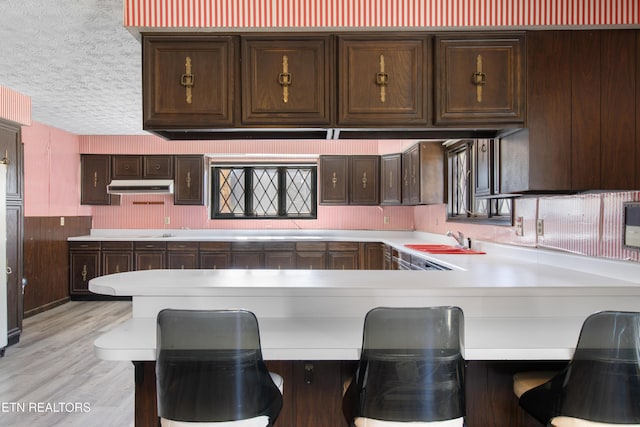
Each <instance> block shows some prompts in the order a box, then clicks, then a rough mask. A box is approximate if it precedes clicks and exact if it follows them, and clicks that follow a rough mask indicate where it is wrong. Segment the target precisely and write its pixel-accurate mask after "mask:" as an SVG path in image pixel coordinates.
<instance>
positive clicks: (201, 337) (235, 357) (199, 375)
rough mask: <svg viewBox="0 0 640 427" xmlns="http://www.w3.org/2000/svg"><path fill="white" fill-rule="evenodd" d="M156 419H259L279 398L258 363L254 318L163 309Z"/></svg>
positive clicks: (275, 410) (272, 414)
mask: <svg viewBox="0 0 640 427" xmlns="http://www.w3.org/2000/svg"><path fill="white" fill-rule="evenodd" d="M156 348H157V350H156V381H157V394H158V415H159V416H160V417H161V418H165V419H170V420H175V421H187V422H207V421H208V422H217V421H236V420H243V419H249V418H254V417H257V416H260V415H266V416H268V417H269V419H270V422H271V423H273V422H274V421H275V419H276V418H277V416H278V414H279V412H280V409H281V407H282V395H281V393H280V391H279V390H278V387H277V386H276V385H275V384H274V382H273V380H272V379H271V376H270V374H269V371H268V370H267V367H266V365H265V363H264V361H263V359H262V351H261V347H260V334H259V329H258V320H257V319H256V317H255V315H254V314H253V313H251V312H248V311H244V310H174V309H165V310H162V311H161V312H160V313H159V314H158V318H157V346H156Z"/></svg>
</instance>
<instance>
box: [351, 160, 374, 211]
mask: <svg viewBox="0 0 640 427" xmlns="http://www.w3.org/2000/svg"><path fill="white" fill-rule="evenodd" d="M349 186H350V187H349V204H351V205H377V204H378V203H379V201H380V157H379V156H349Z"/></svg>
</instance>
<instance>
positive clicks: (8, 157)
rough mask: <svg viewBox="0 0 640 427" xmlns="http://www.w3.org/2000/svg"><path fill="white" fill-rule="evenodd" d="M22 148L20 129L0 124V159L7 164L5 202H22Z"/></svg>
mask: <svg viewBox="0 0 640 427" xmlns="http://www.w3.org/2000/svg"><path fill="white" fill-rule="evenodd" d="M22 156H23V148H22V140H21V136H20V127H19V126H16V125H13V124H12V123H6V122H0V159H2V160H5V161H6V164H7V184H6V186H7V187H6V188H7V193H6V198H7V200H22V195H23V172H22V169H23V157H22Z"/></svg>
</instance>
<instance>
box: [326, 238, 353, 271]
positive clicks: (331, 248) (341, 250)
mask: <svg viewBox="0 0 640 427" xmlns="http://www.w3.org/2000/svg"><path fill="white" fill-rule="evenodd" d="M359 260H360V246H359V244H358V243H357V242H329V243H328V244H327V261H328V266H329V269H332V270H357V269H359V268H360V266H359Z"/></svg>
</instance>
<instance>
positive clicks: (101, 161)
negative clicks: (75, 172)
mask: <svg viewBox="0 0 640 427" xmlns="http://www.w3.org/2000/svg"><path fill="white" fill-rule="evenodd" d="M80 171H81V180H80V186H81V189H80V203H81V204H83V205H117V204H120V196H112V195H110V194H107V185H108V184H109V183H110V182H111V156H110V155H108V154H82V155H81V156H80Z"/></svg>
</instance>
